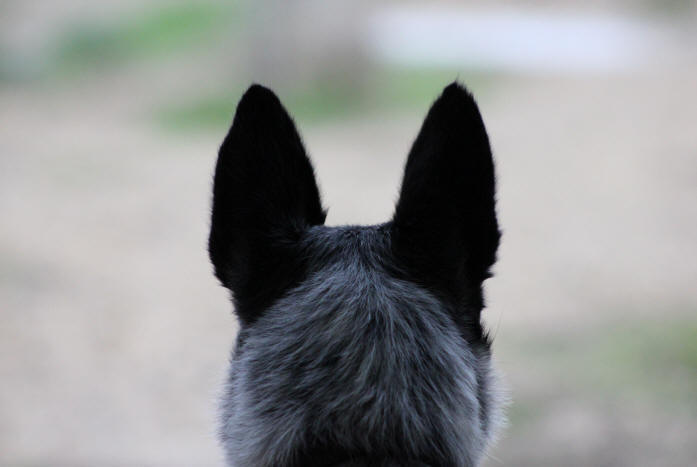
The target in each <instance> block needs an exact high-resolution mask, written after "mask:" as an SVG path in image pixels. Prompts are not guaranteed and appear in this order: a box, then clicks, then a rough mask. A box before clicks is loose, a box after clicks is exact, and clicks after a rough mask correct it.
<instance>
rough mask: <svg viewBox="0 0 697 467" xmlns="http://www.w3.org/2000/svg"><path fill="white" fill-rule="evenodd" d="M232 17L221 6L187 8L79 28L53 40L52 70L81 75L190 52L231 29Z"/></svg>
mask: <svg viewBox="0 0 697 467" xmlns="http://www.w3.org/2000/svg"><path fill="white" fill-rule="evenodd" d="M235 11H236V10H235V8H233V7H230V6H225V5H223V4H214V3H206V2H201V3H186V4H176V5H170V6H167V7H164V8H160V9H155V10H150V11H146V12H144V13H142V14H140V15H139V16H138V17H135V18H132V19H130V20H125V19H121V20H117V21H114V22H110V23H106V24H79V25H76V26H74V27H73V28H72V29H71V30H69V31H67V32H66V33H65V34H64V35H63V37H61V38H59V39H58V41H57V43H58V45H57V52H56V64H55V68H57V69H58V70H60V71H73V70H82V69H85V68H95V67H103V66H106V65H109V64H113V63H122V62H124V61H127V60H131V59H137V58H143V57H148V58H150V57H153V56H158V55H164V54H172V53H176V52H180V51H186V50H190V49H191V48H192V47H195V46H197V45H200V44H202V43H207V42H208V41H210V40H212V39H213V38H215V37H216V34H217V33H219V32H221V31H223V30H225V28H226V27H229V26H230V25H231V24H234V21H235Z"/></svg>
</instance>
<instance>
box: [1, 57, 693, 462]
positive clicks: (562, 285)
mask: <svg viewBox="0 0 697 467" xmlns="http://www.w3.org/2000/svg"><path fill="white" fill-rule="evenodd" d="M170 72H171V69H167V68H163V69H162V70H159V69H145V70H143V69H141V68H134V69H128V68H126V69H124V70H122V71H120V72H119V74H118V75H110V74H107V75H99V76H97V77H90V78H89V79H83V80H77V81H76V82H64V83H62V84H60V85H58V86H43V85H42V84H41V83H38V84H37V83H34V84H26V83H21V82H19V83H18V82H14V83H12V82H10V83H5V84H3V85H2V86H0V103H1V105H0V122H2V123H1V124H0V212H1V213H2V219H3V222H2V226H1V227H0V316H1V318H2V325H1V326H0V380H1V381H2V383H1V384H0V465H6V466H15V465H25V466H39V465H41V466H43V465H46V466H48V465H51V466H61V465H65V466H68V465H70V466H93V465H103V466H136V465H138V466H140V465H152V466H192V465H196V466H215V465H222V461H221V451H220V449H219V447H218V446H217V443H216V439H215V404H216V398H217V394H218V390H219V388H220V383H221V381H222V379H223V375H224V371H225V368H226V364H227V359H228V354H229V351H230V348H231V344H232V340H233V337H234V335H235V332H236V324H235V320H234V317H233V315H232V314H231V306H230V304H229V300H228V296H227V293H226V291H225V290H224V289H222V288H221V287H220V286H219V285H218V284H217V283H216V281H215V280H214V277H213V275H212V271H211V266H210V265H209V262H208V259H207V256H206V251H205V242H206V237H207V229H208V216H209V201H210V188H211V174H212V168H213V164H214V162H215V155H216V151H217V146H218V144H219V143H220V141H221V139H222V136H223V135H222V134H217V133H214V132H172V131H167V130H163V129H158V128H156V127H153V125H151V124H150V123H148V122H147V121H145V120H144V117H143V112H142V109H143V108H148V107H149V106H151V105H153V102H155V101H156V100H157V99H158V96H161V95H163V94H166V93H168V92H171V90H172V89H176V87H177V86H186V85H187V83H188V82H193V81H196V80H197V79H198V77H199V75H198V74H197V73H195V72H191V76H188V75H187V72H182V74H181V76H178V81H177V83H174V84H173V83H172V82H170V81H168V80H167V79H165V77H166V76H168V74H169V73H170ZM144 76H145V78H144ZM695 83H697V60H696V56H695V54H694V53H693V52H690V51H688V52H685V55H684V59H683V60H681V62H680V65H679V66H671V67H670V68H663V67H655V68H654V67H646V68H642V69H640V70H631V71H626V72H618V73H613V74H592V73H590V74H587V75H574V76H569V75H564V74H559V75H551V76H545V77H540V76H516V77H505V78H499V79H497V81H496V84H495V86H492V87H491V88H487V89H488V90H487V91H486V92H484V93H483V94H482V95H481V96H480V97H479V103H480V107H481V109H482V113H483V116H484V119H485V121H486V124H487V126H488V129H489V133H490V138H491V141H492V145H493V148H494V151H495V157H496V162H497V169H498V180H499V195H498V199H499V211H500V222H501V225H502V228H503V233H504V236H503V242H502V247H501V250H500V255H499V257H500V261H499V263H498V265H497V266H496V268H495V272H496V276H495V277H494V278H493V279H491V280H489V281H488V282H487V285H486V292H487V293H486V295H487V303H488V309H487V310H486V312H485V314H486V321H487V323H488V327H489V328H490V329H491V332H492V334H493V335H494V336H495V354H496V357H497V361H498V366H499V368H500V369H501V370H502V372H503V373H504V375H505V377H506V380H507V384H508V386H509V388H510V394H511V399H512V401H513V402H512V405H511V407H510V409H509V418H510V426H509V428H508V429H507V430H506V431H505V432H504V433H503V434H502V436H501V440H500V441H499V443H498V444H497V445H496V447H495V448H494V449H493V450H492V452H491V454H490V459H489V460H488V461H487V465H490V466H496V465H517V466H528V465H529V466H537V465H565V466H576V465H578V466H587V465H594V466H624V465H635V466H638V465H642V466H651V465H656V466H659V465H660V466H687V465H691V464H692V463H693V462H694V459H695V458H697V418H696V415H697V404H695V398H694V394H695V392H696V391H697V348H696V347H695V342H697V315H696V314H695V312H696V311H697V292H696V291H695V286H694V283H695V279H696V278H697V242H695V239H696V238H697V203H695V200H696V199H697V131H696V128H695V125H696V123H697V90H696V88H695ZM443 84H446V83H443ZM438 91H439V90H438V89H434V90H433V95H434V96H435V95H436V94H437V93H438ZM291 110H292V109H291ZM425 110H426V109H425V108H424V109H422V110H413V111H412V110H409V111H404V112H400V113H385V114H370V115H368V116H354V117H350V118H346V119H341V120H337V121H330V122H325V123H310V124H308V125H303V127H302V128H301V131H302V132H303V134H304V138H305V141H306V144H307V147H308V149H309V152H310V154H311V156H312V158H313V160H314V162H315V165H316V169H317V173H318V178H319V180H320V185H321V190H322V193H323V195H324V200H325V204H326V205H327V206H329V217H328V223H329V224H344V223H376V222H382V221H384V220H386V219H388V218H389V216H390V215H391V213H392V209H393V203H394V201H395V199H396V193H397V188H398V183H399V179H400V175H401V167H402V164H403V162H404V157H405V155H406V152H407V150H408V147H409V145H410V143H411V141H412V139H413V137H414V136H415V134H416V132H417V130H418V127H419V124H420V118H422V115H423V112H425ZM300 123H301V124H302V122H300Z"/></svg>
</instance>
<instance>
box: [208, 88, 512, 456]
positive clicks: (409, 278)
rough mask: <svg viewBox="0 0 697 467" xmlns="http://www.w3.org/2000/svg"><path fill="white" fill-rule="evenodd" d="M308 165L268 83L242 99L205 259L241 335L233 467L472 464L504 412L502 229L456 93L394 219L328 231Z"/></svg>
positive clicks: (230, 411) (440, 110) (220, 175)
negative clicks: (497, 358) (500, 388)
mask: <svg viewBox="0 0 697 467" xmlns="http://www.w3.org/2000/svg"><path fill="white" fill-rule="evenodd" d="M324 219H325V211H324V210H323V208H322V204H321V201H320V196H319V190H318V189H317V184H316V181H315V177H314V173H313V169H312V165H311V163H310V161H309V159H308V158H307V156H306V154H305V151H304V149H303V145H302V142H301V139H300V137H299V135H298V133H297V131H296V129H295V126H294V124H293V121H292V119H291V118H290V117H289V115H288V114H287V113H286V111H285V110H284V108H283V106H282V105H281V103H280V101H279V100H278V98H277V97H276V96H275V95H274V94H273V93H272V92H271V91H269V90H268V89H265V88H263V87H261V86H258V85H254V86H252V87H251V88H250V89H249V90H248V91H247V92H246V93H245V95H244V96H243V98H242V100H241V101H240V103H239V105H238V108H237V113H236V115H235V118H234V121H233V124H232V127H231V129H230V131H229V133H228V135H227V137H226V138H225V141H224V142H223V145H222V147H221V149H220V154H219V158H218V163H217V167H216V173H215V186H214V198H213V213H212V223H211V233H210V243H209V251H210V256H211V260H212V262H213V264H214V266H215V272H216V275H217V277H218V278H219V279H220V281H221V282H222V283H223V285H224V286H226V287H227V288H229V289H230V290H231V291H232V295H233V300H234V304H235V310H236V313H237V315H238V317H239V320H240V325H241V327H240V332H239V335H238V341H237V345H236V347H235V351H234V354H233V359H232V365H231V370H230V377H229V384H228V388H227V391H226V394H225V397H224V400H223V413H222V428H221V437H222V439H223V443H224V446H225V449H226V453H227V456H228V460H229V462H230V463H231V464H234V465H269V466H271V465H273V466H277V465H386V466H387V465H415V466H416V465H475V464H477V463H478V462H479V460H480V458H481V456H482V454H483V452H484V450H485V447H486V444H487V442H488V441H489V439H490V438H491V436H492V434H493V432H494V425H495V421H496V418H497V413H498V406H499V404H498V401H497V399H496V390H495V387H494V381H493V376H492V370H491V364H490V345H489V340H488V337H487V336H486V333H485V332H484V330H483V329H482V326H481V324H480V312H481V309H482V306H483V300H482V290H481V285H482V282H483V281H484V280H485V279H486V278H487V277H488V273H489V268H490V267H491V265H492V264H493V262H494V261H495V256H496V249H497V247H498V242H499V230H498V224H497V220H496V214H495V202H494V169H493V162H492V157H491V151H490V148H489V142H488V138H487V135H486V131H485V128H484V124H483V122H482V119H481V116H480V114H479V110H478V109H477V105H476V103H475V102H474V100H473V98H472V96H471V95H470V94H469V93H468V92H467V91H466V90H465V89H464V88H462V87H461V86H459V85H457V84H452V85H450V86H448V87H447V88H446V89H445V90H444V91H443V94H442V95H441V96H440V97H439V98H438V100H437V101H436V102H435V103H434V104H433V106H432V108H431V109H430V111H429V113H428V115H427V116H426V119H425V121H424V124H423V127H422V129H421V131H420V133H419V135H418V137H417V138H416V141H415V142H414V144H413V147H412V150H411V152H410V154H409V157H408V160H407V163H406V168H405V172H404V179H403V182H402V188H401V193H400V198H399V201H398V203H397V207H396V210H395V214H394V216H393V219H392V220H390V221H389V222H386V223H384V224H381V225H376V226H345V227H327V226H324Z"/></svg>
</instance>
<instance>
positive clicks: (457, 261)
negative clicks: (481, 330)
mask: <svg viewBox="0 0 697 467" xmlns="http://www.w3.org/2000/svg"><path fill="white" fill-rule="evenodd" d="M494 192H495V182H494V164H493V160H492V156H491V149H490V147H489V139H488V137H487V134H486V129H485V128H484V122H483V121H482V117H481V115H480V114H479V109H478V108H477V104H476V103H475V101H474V99H473V98H472V96H471V95H470V94H469V92H468V91H467V90H466V89H465V88H464V87H462V86H460V85H459V84H457V83H453V84H451V85H449V86H448V87H446V88H445V90H444V91H443V94H442V95H441V96H440V97H439V98H438V99H437V100H436V102H435V103H434V104H433V106H432V107H431V109H430V110H429V112H428V115H427V116H426V119H425V121H424V123H423V126H422V127H421V131H420V132H419V135H418V137H417V138H416V141H415V142H414V145H413V147H412V149H411V152H410V153H409V158H408V160H407V163H406V167H405V170H404V180H403V181H402V188H401V193H400V197H399V202H398V204H397V208H396V212H395V215H394V219H393V223H392V245H393V251H394V253H395V256H396V257H397V259H398V260H399V261H400V262H401V263H403V264H404V265H405V266H406V268H407V269H408V270H409V271H410V273H412V274H413V275H414V276H415V277H416V278H417V279H419V280H422V281H423V282H425V283H427V284H428V285H431V286H433V287H436V288H437V289H439V290H441V291H445V292H446V293H452V294H454V296H455V297H456V298H462V297H463V294H464V293H465V290H472V288H473V287H474V288H476V289H479V285H480V284H481V282H482V281H483V280H484V279H486V278H487V277H488V271H489V268H490V267H491V265H492V264H493V263H494V261H495V259H496V249H497V248H498V244H499V236H500V234H499V229H498V223H497V221H496V211H495V201H494Z"/></svg>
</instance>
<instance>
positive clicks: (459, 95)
mask: <svg viewBox="0 0 697 467" xmlns="http://www.w3.org/2000/svg"><path fill="white" fill-rule="evenodd" d="M439 100H447V101H459V102H462V103H465V104H469V105H474V106H476V105H477V104H476V102H475V100H474V96H473V95H472V93H471V92H470V91H469V90H468V89H467V87H466V86H465V85H464V84H462V83H460V82H458V81H453V82H452V83H450V84H449V85H447V86H446V87H445V88H443V92H442V93H441V97H440V99H439Z"/></svg>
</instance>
